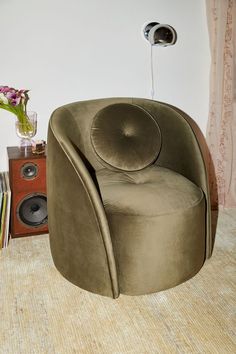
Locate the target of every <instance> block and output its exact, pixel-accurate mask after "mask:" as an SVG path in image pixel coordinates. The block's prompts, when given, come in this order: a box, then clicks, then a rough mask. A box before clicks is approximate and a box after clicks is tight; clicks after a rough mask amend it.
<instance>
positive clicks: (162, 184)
mask: <svg viewBox="0 0 236 354" xmlns="http://www.w3.org/2000/svg"><path fill="white" fill-rule="evenodd" d="M96 176H97V180H98V184H99V188H100V192H101V196H102V200H103V204H104V207H105V210H106V213H108V214H124V215H134V216H138V215H140V216H158V215H165V214H172V213H175V212H177V211H180V209H181V210H185V209H188V208H192V207H193V206H194V205H197V204H198V203H199V202H200V201H201V199H202V198H203V192H202V190H201V189H200V188H198V187H197V186H196V185H195V184H194V183H192V182H191V181H189V180H188V179H187V178H185V177H184V176H182V175H180V174H178V173H176V172H174V171H172V170H170V169H167V168H163V167H159V166H156V165H152V166H149V167H147V168H145V169H143V170H140V171H132V172H125V171H112V170H109V169H105V168H104V169H101V170H99V171H97V173H96Z"/></svg>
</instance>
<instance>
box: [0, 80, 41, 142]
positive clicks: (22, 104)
mask: <svg viewBox="0 0 236 354" xmlns="http://www.w3.org/2000/svg"><path fill="white" fill-rule="evenodd" d="M28 92H29V90H16V89H14V88H12V87H9V86H0V108H2V109H5V110H6V111H9V112H11V113H14V114H15V115H16V117H17V121H16V132H17V135H18V136H19V137H20V138H21V139H22V140H21V146H30V145H31V138H32V137H33V136H34V135H35V134H36V126H37V115H36V113H35V112H27V110H26V106H27V102H28V100H29V95H28Z"/></svg>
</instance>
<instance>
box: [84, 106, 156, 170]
mask: <svg viewBox="0 0 236 354" xmlns="http://www.w3.org/2000/svg"><path fill="white" fill-rule="evenodd" d="M91 143H92V146H93V148H94V150H95V152H96V154H97V155H98V156H99V157H100V159H101V160H102V162H103V163H104V162H105V164H107V165H106V167H109V166H112V167H113V168H116V169H120V170H125V171H137V170H141V169H143V168H145V167H147V166H149V165H150V164H152V163H153V162H154V161H155V160H156V159H157V157H158V155H159V152H160V148H161V133H160V129H159V126H158V124H157V122H156V121H155V119H154V118H153V117H152V116H151V115H150V114H149V113H148V112H147V111H145V110H144V109H143V108H141V107H139V106H136V105H133V104H128V103H116V104H112V105H109V106H107V107H105V108H103V109H102V110H100V111H99V112H98V113H97V114H96V116H95V117H94V120H93V123H92V127H91Z"/></svg>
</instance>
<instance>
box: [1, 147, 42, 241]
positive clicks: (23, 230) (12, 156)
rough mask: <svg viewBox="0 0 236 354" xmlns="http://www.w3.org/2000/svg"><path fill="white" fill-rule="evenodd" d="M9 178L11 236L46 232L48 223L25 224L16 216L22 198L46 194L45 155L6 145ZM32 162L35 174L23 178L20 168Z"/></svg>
mask: <svg viewBox="0 0 236 354" xmlns="http://www.w3.org/2000/svg"><path fill="white" fill-rule="evenodd" d="M7 152H8V158H9V178H10V186H11V192H12V203H11V236H12V237H20V236H31V235H38V234H44V233H47V232H48V225H47V224H42V225H40V226H37V227H32V226H29V225H25V224H24V223H22V222H21V220H20V218H19V216H18V207H19V205H20V203H21V202H22V201H23V200H24V198H28V197H30V196H33V195H35V194H40V195H46V155H45V154H43V155H34V154H33V153H32V152H31V151H29V150H25V151H23V150H20V149H19V148H18V147H8V148H7ZM26 164H32V165H34V166H35V167H36V169H37V175H36V176H35V177H34V178H32V179H25V178H24V176H23V175H22V168H23V167H24V166H25V165H26Z"/></svg>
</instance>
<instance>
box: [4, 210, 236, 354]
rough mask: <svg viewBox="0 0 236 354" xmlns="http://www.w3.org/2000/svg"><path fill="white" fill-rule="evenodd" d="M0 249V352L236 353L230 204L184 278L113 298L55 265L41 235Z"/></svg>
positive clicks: (235, 240)
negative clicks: (206, 252)
mask: <svg viewBox="0 0 236 354" xmlns="http://www.w3.org/2000/svg"><path fill="white" fill-rule="evenodd" d="M3 251H4V252H2V253H1V254H0V257H1V259H0V274H1V276H0V297H1V302H0V317H1V326H0V353H4V354H16V353H17V354H26V353H27V354H30V353H37V354H41V353H43V354H46V353H48V354H70V353H78V354H83V353H85V354H90V353H91V354H94V353H99V354H100V353H101V354H102V353H104V354H110V353H112V354H123V353H127V354H137V353H138V354H147V353H160V354H163V353H164V354H165V353H167V354H169V353H181V354H182V353H210V354H212V353H213V354H214V353H220V354H224V353H236V312H235V309H236V296H235V294H236V209H228V210H225V211H223V212H220V216H219V219H218V225H217V236H216V241H215V247H214V252H213V256H212V258H210V259H209V260H208V261H207V262H206V263H205V265H204V267H203V268H202V269H201V271H200V272H199V273H198V274H197V275H196V276H195V277H194V278H192V279H191V280H189V281H187V282H185V283H183V284H181V285H179V286H177V287H175V288H173V289H169V290H166V291H163V292H159V293H156V294H152V295H146V296H133V297H131V296H124V295H121V296H120V297H119V298H118V299H117V300H113V299H109V298H106V297H103V296H99V295H95V294H91V293H88V292H86V291H84V290H81V289H80V288H78V287H76V286H74V285H73V284H71V283H69V282H68V281H67V280H65V279H64V278H63V277H62V276H61V275H60V274H59V272H58V271H57V270H56V269H55V267H54V265H53V263H52V259H51V255H50V250H49V242H48V235H41V236H37V237H31V238H21V239H14V240H11V242H10V245H9V247H8V248H7V249H5V250H3Z"/></svg>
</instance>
